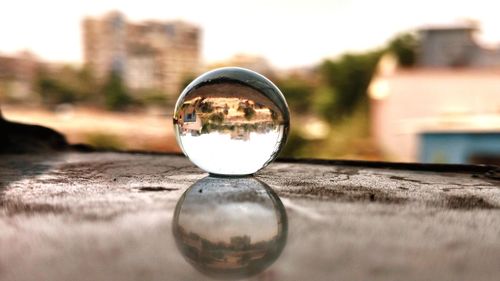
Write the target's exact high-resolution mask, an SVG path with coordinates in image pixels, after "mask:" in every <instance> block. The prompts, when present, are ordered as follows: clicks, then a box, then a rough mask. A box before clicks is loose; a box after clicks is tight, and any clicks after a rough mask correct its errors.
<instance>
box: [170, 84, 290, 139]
mask: <svg viewBox="0 0 500 281" xmlns="http://www.w3.org/2000/svg"><path fill="white" fill-rule="evenodd" d="M175 118H176V119H175V120H176V123H177V124H178V125H179V134H180V135H181V136H182V135H187V134H189V135H191V136H198V135H202V134H210V133H212V132H217V133H221V134H227V135H230V136H231V139H238V140H244V141H247V140H249V139H250V133H259V134H266V133H269V132H271V131H281V130H283V129H284V128H283V127H285V126H286V122H285V117H284V116H283V113H282V110H281V109H280V108H279V106H276V105H275V103H274V102H273V101H272V100H271V99H269V98H268V97H267V96H265V95H263V94H262V93H261V92H259V91H258V90H256V89H253V88H252V87H249V86H246V85H242V84H241V83H238V82H235V81H231V82H228V81H225V82H223V83H216V84H208V85H202V86H200V87H198V88H196V89H195V90H192V91H191V92H190V93H189V94H187V95H186V97H185V99H184V102H183V103H182V104H181V105H179V108H178V109H177V112H176V116H175Z"/></svg>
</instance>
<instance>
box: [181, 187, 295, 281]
mask: <svg viewBox="0 0 500 281" xmlns="http://www.w3.org/2000/svg"><path fill="white" fill-rule="evenodd" d="M287 226H288V222H287V216H286V211H285V208H284V207H283V204H282V203H281V201H280V199H279V197H278V196H277V195H276V193H274V191H273V190H272V189H271V188H270V187H269V186H268V185H266V184H265V183H263V182H261V181H259V180H257V179H255V178H252V177H246V178H214V177H206V178H203V179H201V180H200V181H198V182H196V183H195V184H194V185H192V186H191V187H190V188H189V189H188V190H186V192H185V193H184V194H183V195H182V197H181V199H179V202H178V203H177V206H176V208H175V214H174V220H173V226H172V229H173V233H174V237H175V240H176V243H177V247H178V248H179V250H180V252H181V253H182V255H183V256H184V258H185V259H186V261H187V262H189V263H190V264H191V265H192V266H193V267H195V268H196V269H197V270H198V271H200V272H201V273H203V274H205V275H208V276H210V277H214V278H224V279H237V278H243V277H249V276H252V275H255V274H258V273H259V272H262V271H263V270H264V269H266V268H267V267H269V266H270V265H271V264H272V263H273V262H274V261H275V260H276V259H277V258H278V257H279V255H280V254H281V252H282V250H283V248H284V246H285V244H286V238H287V231H288V227H287Z"/></svg>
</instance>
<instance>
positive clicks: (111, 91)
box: [102, 71, 132, 110]
mask: <svg viewBox="0 0 500 281" xmlns="http://www.w3.org/2000/svg"><path fill="white" fill-rule="evenodd" d="M102 92H103V93H104V97H105V103H106V107H107V108H108V109H111V110H121V109H124V108H125V107H126V106H128V105H130V103H131V101H132V100H131V98H130V97H129V95H128V93H127V90H126V88H125V85H124V83H123V80H122V77H121V75H120V74H119V73H118V72H116V71H112V72H111V73H110V74H109V77H108V80H107V81H106V83H105V84H104V86H103V89H102Z"/></svg>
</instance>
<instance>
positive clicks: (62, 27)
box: [0, 0, 500, 164]
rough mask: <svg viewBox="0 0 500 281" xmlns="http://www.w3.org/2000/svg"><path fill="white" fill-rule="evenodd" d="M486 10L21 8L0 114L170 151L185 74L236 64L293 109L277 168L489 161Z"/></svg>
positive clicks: (21, 4)
mask: <svg viewBox="0 0 500 281" xmlns="http://www.w3.org/2000/svg"><path fill="white" fill-rule="evenodd" d="M491 3H492V2H491V1H486V0H484V1H483V0H476V1H473V2H469V1H460V2H459V3H457V1H430V0H422V1H391V0H380V1H359V0H351V1H350V0H337V1H321V0H308V1H282V0H266V1H263V0H254V1H226V0H214V1H190V0H189V1H188V0H186V1H176V2H164V1H152V0H143V1H97V0H89V1H63V0H47V1H26V0H18V1H11V2H8V3H7V2H6V3H3V4H2V6H1V8H0V108H1V111H2V114H3V116H4V118H6V119H8V120H11V121H17V122H23V123H30V124H40V125H43V126H47V127H50V128H53V129H56V130H58V131H60V132H61V133H63V134H65V135H66V137H67V139H68V140H69V142H71V143H87V144H90V145H93V146H96V147H100V148H110V149H126V150H149V151H162V152H178V151H179V148H178V146H177V144H176V141H175V136H174V135H173V130H172V121H171V117H172V111H173V106H174V103H175V101H176V99H177V97H178V96H179V94H180V92H181V91H182V89H183V88H184V87H185V86H186V85H187V84H188V83H189V82H190V81H191V80H192V79H193V78H194V77H196V76H197V75H199V74H201V73H203V72H205V71H207V70H210V69H213V68H215V67H221V66H240V67H245V68H249V69H252V70H254V71H257V72H259V73H261V74H263V75H265V76H267V77H268V78H269V79H271V80H272V81H273V82H274V83H275V84H276V85H277V86H278V87H279V88H280V89H281V90H282V92H283V93H284V95H285V97H286V99H287V101H288V104H289V106H290V109H291V111H292V128H291V134H290V137H289V140H288V143H287V146H286V147H285V151H284V152H283V153H282V155H281V156H290V157H314V158H340V159H364V160H382V161H403V162H429V163H486V164H500V45H498V44H497V43H498V42H500V17H498V16H497V12H496V10H495V9H494V7H491V5H492V4H491Z"/></svg>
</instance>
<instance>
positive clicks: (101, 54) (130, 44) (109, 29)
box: [82, 12, 201, 94]
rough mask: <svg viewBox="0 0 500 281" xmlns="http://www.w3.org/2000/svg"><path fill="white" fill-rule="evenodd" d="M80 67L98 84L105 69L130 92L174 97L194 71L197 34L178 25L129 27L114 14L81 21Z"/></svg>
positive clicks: (189, 26) (156, 23)
mask: <svg viewBox="0 0 500 281" xmlns="http://www.w3.org/2000/svg"><path fill="white" fill-rule="evenodd" d="M82 25H83V26H82V27H83V42H84V60H85V63H86V64H87V65H88V66H89V67H90V68H91V69H92V70H93V71H94V73H95V75H96V77H97V78H98V79H100V80H104V79H106V77H107V76H108V75H109V73H110V72H111V71H116V72H118V73H120V74H121V75H122V77H123V78H124V81H125V83H126V84H127V86H128V87H129V88H131V89H151V88H156V89H161V90H163V91H165V92H167V93H170V94H176V93H177V92H178V91H179V90H181V89H180V87H181V86H182V85H181V84H182V82H183V80H184V79H185V78H186V77H188V76H191V75H193V74H197V73H198V72H199V70H200V61H201V58H200V49H201V48H200V46H201V42H200V40H201V38H200V37H201V36H200V35H201V30H200V29H199V28H198V27H197V26H194V25H192V24H189V23H185V22H182V21H144V22H140V23H130V22H128V21H127V20H126V18H125V17H124V15H122V14H121V13H119V12H110V13H108V14H106V15H104V16H102V17H99V18H86V19H84V21H83V24H82Z"/></svg>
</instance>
